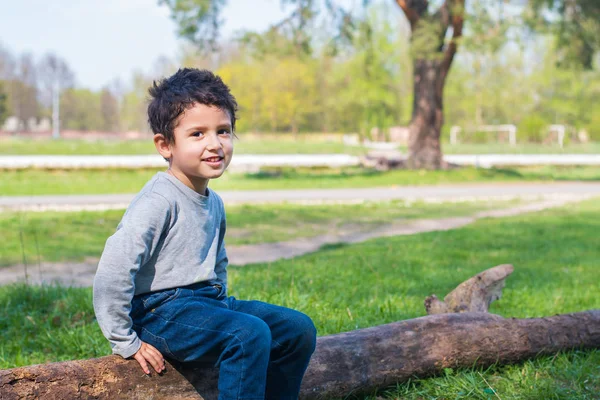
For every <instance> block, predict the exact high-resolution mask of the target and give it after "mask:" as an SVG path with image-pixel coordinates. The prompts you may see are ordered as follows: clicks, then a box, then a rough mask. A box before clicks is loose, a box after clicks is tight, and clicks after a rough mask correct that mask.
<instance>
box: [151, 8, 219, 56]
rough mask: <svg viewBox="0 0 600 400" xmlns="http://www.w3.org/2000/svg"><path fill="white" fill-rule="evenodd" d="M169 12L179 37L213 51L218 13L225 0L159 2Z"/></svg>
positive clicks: (216, 34)
mask: <svg viewBox="0 0 600 400" xmlns="http://www.w3.org/2000/svg"><path fill="white" fill-rule="evenodd" d="M158 3H159V4H164V5H166V6H167V7H168V8H169V9H170V10H171V16H172V18H173V20H174V21H175V23H176V25H177V27H178V33H179V35H181V36H183V37H185V38H187V39H189V40H190V41H192V42H193V43H195V44H197V45H199V46H200V47H203V48H211V49H214V48H215V47H216V40H217V37H218V34H219V25H220V22H221V21H220V19H219V13H220V11H221V9H222V8H223V7H224V6H225V4H226V0H159V1H158Z"/></svg>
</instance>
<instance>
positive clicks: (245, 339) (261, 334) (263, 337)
mask: <svg viewBox="0 0 600 400" xmlns="http://www.w3.org/2000/svg"><path fill="white" fill-rule="evenodd" d="M235 336H236V338H237V339H238V340H239V341H240V342H241V343H242V345H244V346H247V347H248V348H251V349H252V350H253V351H260V350H265V351H267V352H268V351H269V349H270V348H271V330H270V329H269V326H268V325H267V324H266V323H265V322H264V321H263V320H261V319H259V318H249V319H248V320H247V321H244V323H243V324H241V326H240V327H239V328H238V330H237V331H236V332H235Z"/></svg>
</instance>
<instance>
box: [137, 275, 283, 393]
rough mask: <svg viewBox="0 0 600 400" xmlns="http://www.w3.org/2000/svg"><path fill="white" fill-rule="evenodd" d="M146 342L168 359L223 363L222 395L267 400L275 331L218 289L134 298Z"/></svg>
mask: <svg viewBox="0 0 600 400" xmlns="http://www.w3.org/2000/svg"><path fill="white" fill-rule="evenodd" d="M132 306H133V307H132V313H131V316H132V318H133V320H134V329H135V330H136V331H137V332H138V335H139V337H140V339H141V340H142V341H145V342H148V343H150V344H152V345H153V346H155V347H156V348H157V349H158V350H159V351H161V352H162V353H163V355H164V356H165V357H167V358H173V359H175V360H178V361H184V362H185V361H202V362H208V363H212V364H213V365H214V364H217V365H219V367H220V373H219V399H222V400H225V399H227V400H232V399H252V400H254V399H261V400H262V399H264V398H265V385H266V377H267V367H268V364H269V352H270V350H271V332H270V329H269V327H268V326H267V324H266V323H265V322H263V321H262V320H261V319H259V318H257V317H254V316H253V315H249V314H244V313H240V312H235V311H232V310H230V309H228V305H227V304H226V301H225V297H224V296H223V295H222V293H220V289H218V288H213V287H212V286H207V287H204V288H201V289H195V290H191V289H185V288H180V289H173V290H169V291H164V292H158V293H153V294H151V295H149V296H147V297H144V296H141V298H140V299H138V298H135V299H134V302H133V304H132Z"/></svg>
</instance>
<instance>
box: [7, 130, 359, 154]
mask: <svg viewBox="0 0 600 400" xmlns="http://www.w3.org/2000/svg"><path fill="white" fill-rule="evenodd" d="M238 136H239V137H238V139H237V140H236V141H235V153H236V154H330V153H338V154H339V153H343V154H355V155H359V154H363V153H364V152H365V150H364V148H363V147H356V146H345V145H344V144H342V143H341V139H340V140H339V141H337V142H327V141H319V142H317V141H314V140H304V139H303V138H302V137H300V139H299V140H297V141H294V140H293V138H292V137H291V136H290V135H282V136H281V137H279V138H275V137H274V136H272V135H271V137H269V138H267V139H258V140H257V139H256V138H255V137H247V136H246V135H245V134H239V135H238ZM33 154H37V155H41V154H48V155H63V154H64V155H82V154H83V155H129V154H156V148H155V147H154V143H153V142H152V137H151V136H148V139H145V140H127V141H122V140H101V141H86V140H69V139H61V140H31V139H18V138H13V139H2V140H0V155H33Z"/></svg>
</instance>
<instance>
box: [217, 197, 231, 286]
mask: <svg viewBox="0 0 600 400" xmlns="http://www.w3.org/2000/svg"><path fill="white" fill-rule="evenodd" d="M220 203H221V204H220V208H221V225H220V227H219V244H218V246H217V260H216V264H215V274H217V279H218V280H219V282H221V284H222V285H223V287H224V288H225V293H227V265H228V264H229V259H228V258H227V251H226V250H225V231H226V230H227V222H226V216H225V207H223V201H222V200H221V201H220Z"/></svg>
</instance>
